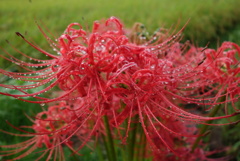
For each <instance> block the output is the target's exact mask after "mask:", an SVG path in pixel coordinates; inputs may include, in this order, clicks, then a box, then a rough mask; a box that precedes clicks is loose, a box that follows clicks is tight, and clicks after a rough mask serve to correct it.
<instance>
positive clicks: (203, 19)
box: [0, 0, 240, 161]
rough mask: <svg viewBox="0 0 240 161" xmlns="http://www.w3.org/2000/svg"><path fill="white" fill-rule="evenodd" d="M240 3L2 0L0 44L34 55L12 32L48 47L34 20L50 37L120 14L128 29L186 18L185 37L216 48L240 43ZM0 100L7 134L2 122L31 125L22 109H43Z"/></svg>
mask: <svg viewBox="0 0 240 161" xmlns="http://www.w3.org/2000/svg"><path fill="white" fill-rule="evenodd" d="M239 6H240V1H239V0H198V1H197V0H171V1H169V0H149V1H147V0H132V1H130V0H121V1H120V0H101V1H100V0H99V1H96V0H87V1H86V0H70V1H67V0H31V1H30V0H1V1H0V34H1V36H0V47H2V48H4V49H6V50H7V51H9V53H11V54H13V55H16V52H14V50H12V49H11V47H10V46H9V45H8V44H7V43H6V42H5V40H6V39H7V40H9V41H10V42H11V44H13V45H14V46H16V47H17V48H18V49H20V50H21V51H23V52H25V53H27V54H29V55H31V54H37V53H35V51H34V50H33V49H32V48H31V47H29V46H28V45H26V43H24V42H23V41H22V40H21V39H20V38H19V37H17V36H16V35H15V32H20V33H22V34H25V35H26V37H28V38H30V39H31V40H33V41H35V42H36V43H37V44H38V45H39V46H41V47H43V48H47V49H48V50H51V49H50V48H49V47H48V44H47V42H46V41H45V40H44V37H43V36H42V34H41V33H40V31H39V30H38V28H37V25H36V24H35V20H37V21H42V22H43V24H44V25H45V26H46V27H47V28H48V29H49V30H50V31H51V32H53V34H54V35H56V36H59V35H60V34H61V33H63V31H64V30H65V28H66V26H67V25H68V24H69V23H72V22H79V23H81V24H82V25H83V27H86V26H88V27H89V28H91V26H92V22H93V21H95V20H101V19H102V18H108V17H110V16H116V17H118V18H120V19H121V20H122V22H123V23H124V24H125V26H126V27H127V28H131V26H132V25H133V24H134V22H141V23H143V24H145V26H146V27H147V29H148V30H149V31H150V32H153V31H154V30H155V29H157V28H158V27H164V28H170V27H171V26H172V27H173V28H174V27H175V26H178V28H181V27H182V26H183V25H184V24H185V23H186V22H187V21H188V20H189V19H190V21H189V23H188V25H187V27H186V30H185V31H184V35H185V39H190V40H193V42H194V43H199V44H200V45H205V44H206V43H207V42H209V41H210V42H211V44H213V46H214V45H215V43H217V42H219V43H221V42H222V41H224V40H230V41H233V42H237V43H239V44H240V26H239V25H240V24H238V22H240V16H239V15H240V10H239ZM2 53H3V52H2ZM2 53H0V54H2ZM0 67H1V68H4V69H6V68H8V69H11V66H10V64H9V63H6V61H4V60H2V59H0ZM1 79H2V78H0V81H1ZM0 103H1V107H0V121H1V129H4V130H6V131H11V132H18V131H17V130H15V129H13V128H11V127H10V126H9V125H8V124H6V123H5V120H8V121H9V122H11V123H12V124H13V125H15V126H21V125H30V124H31V122H30V121H29V120H28V119H27V118H26V117H25V116H24V112H25V113H27V114H28V115H30V116H34V114H36V113H37V112H38V111H40V110H41V108H40V105H37V104H30V103H25V102H22V101H19V100H16V99H12V98H9V97H6V96H0ZM233 131H234V134H232V133H233ZM228 134H231V135H234V136H235V135H236V136H237V135H238V136H239V135H240V134H239V131H237V130H231V131H227V132H226V135H228ZM0 138H1V139H0V144H5V143H8V144H10V143H17V142H20V141H23V140H22V138H20V137H13V136H10V135H5V134H2V133H1V134H0ZM2 138H4V140H3V139H2ZM232 142H234V141H232ZM239 144H240V143H239V142H236V145H235V146H233V147H237V148H239V147H240V146H239ZM67 153H68V154H70V152H67ZM82 153H83V154H84V156H83V157H81V159H82V160H83V161H84V160H86V161H89V160H91V159H90V158H94V157H95V154H94V153H89V150H88V149H84V150H83V152H82ZM0 160H1V158H0ZM24 160H25V161H27V160H32V158H31V157H29V159H24ZM69 160H70V159H69ZM73 160H74V159H73ZM93 160H94V159H93Z"/></svg>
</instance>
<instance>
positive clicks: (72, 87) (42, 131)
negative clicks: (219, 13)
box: [0, 17, 240, 160]
mask: <svg viewBox="0 0 240 161" xmlns="http://www.w3.org/2000/svg"><path fill="white" fill-rule="evenodd" d="M39 29H40V31H41V32H42V33H43V35H44V36H45V37H46V39H47V41H48V42H49V43H50V45H51V46H52V47H53V49H54V51H56V53H57V55H54V54H51V53H48V52H46V51H44V50H43V49H41V48H39V47H38V46H37V45H35V44H34V43H31V42H30V41H28V40H27V39H26V38H25V37H24V36H22V35H21V34H20V33H17V35H18V36H20V37H21V38H22V39H23V40H25V41H26V42H27V43H28V44H30V45H31V46H32V47H33V48H35V49H36V50H38V51H39V52H41V53H42V54H44V55H46V56H48V57H50V59H49V60H41V59H36V58H32V57H30V56H28V55H26V54H24V53H22V52H20V51H18V50H17V49H15V48H14V49H15V50H16V51H17V52H19V53H20V54H22V56H24V57H26V58H27V59H30V62H23V61H21V60H19V59H17V58H15V57H13V56H11V55H10V54H8V53H7V52H6V51H4V52H5V53H6V54H7V55H8V56H9V57H5V56H3V55H1V57H2V58H5V59H7V60H9V61H11V62H13V63H15V64H17V65H18V66H19V67H22V68H23V72H22V71H21V72H10V71H5V70H2V69H0V73H1V74H4V75H6V76H8V77H11V78H13V79H18V80H21V81H25V82H27V83H28V84H24V85H6V84H0V86H1V87H4V88H8V89H12V90H18V91H19V92H20V93H21V94H10V93H8V92H0V94H3V95H8V96H12V97H15V98H18V99H20V100H23V101H27V102H32V103H39V104H45V103H50V102H56V101H60V102H62V101H64V102H66V104H63V103H60V104H59V105H56V106H50V107H49V108H48V110H47V111H44V112H42V113H39V114H38V115H37V117H36V120H35V121H34V125H33V126H32V127H31V128H32V129H34V131H35V133H32V134H29V136H30V135H31V136H33V138H32V139H30V140H28V141H26V142H23V143H20V144H17V145H18V147H22V146H24V147H23V148H20V149H16V150H13V151H12V150H10V151H5V152H6V153H8V154H6V155H11V154H15V153H18V152H21V151H23V150H25V148H27V147H28V146H30V145H33V146H32V147H31V148H30V149H29V150H28V151H27V152H25V153H24V154H22V155H20V156H19V157H17V158H15V159H19V158H22V157H24V156H25V155H27V153H30V152H32V151H33V150H35V149H36V148H37V147H39V146H41V145H42V144H44V145H45V146H46V148H47V150H46V151H44V154H43V155H45V154H46V153H47V152H49V155H48V159H49V158H50V157H51V155H52V154H53V153H54V151H55V156H56V157H57V156H58V157H59V158H60V159H59V160H62V159H63V158H64V156H63V154H62V147H61V145H62V144H65V145H67V146H68V147H70V148H71V149H72V150H73V151H74V152H75V153H77V152H76V151H78V150H79V149H81V148H82V147H83V146H84V145H85V144H86V143H87V142H88V141H89V140H90V139H91V138H92V136H98V133H99V132H100V133H103V134H105V132H104V131H105V127H104V123H103V117H108V120H109V124H110V128H111V129H112V132H113V131H114V130H113V129H117V131H118V132H117V134H116V136H114V137H118V138H120V139H121V140H122V142H123V143H125V142H126V139H127V138H128V133H129V131H131V130H132V128H131V125H132V124H136V125H137V124H139V122H140V124H141V128H142V130H143V131H144V134H145V137H146V139H147V147H148V148H149V147H151V149H152V152H153V153H154V156H155V157H156V158H159V157H160V158H161V157H162V156H163V154H164V155H167V154H169V153H170V151H172V152H174V153H175V154H177V155H180V154H185V153H187V152H188V151H189V148H188V150H186V148H184V151H185V152H184V153H183V151H182V150H181V149H182V147H183V146H184V144H182V143H181V144H180V143H179V144H176V143H175V142H174V140H176V139H177V140H181V138H183V137H188V136H190V137H192V136H194V133H193V131H196V130H191V129H192V128H193V127H192V125H191V126H186V123H185V122H188V124H189V122H191V123H193V124H196V123H201V124H206V121H210V120H215V119H224V118H229V117H232V116H235V115H237V114H239V110H240V109H239V108H238V107H236V105H235V103H236V102H237V101H238V99H239V96H240V95H239V93H240V86H239V82H240V79H239V75H240V65H239V60H238V59H239V55H240V47H239V46H238V45H237V44H234V43H231V42H225V43H223V44H222V46H221V47H219V48H218V49H217V50H213V49H207V48H196V47H194V46H192V45H190V44H187V43H186V44H181V43H179V40H180V39H181V32H182V30H180V31H179V32H178V33H177V34H174V35H170V36H168V37H164V35H161V34H155V35H153V36H152V37H146V36H144V35H143V34H141V33H140V34H138V33H137V34H136V35H137V36H136V37H135V38H134V39H132V40H131V41H130V38H128V37H127V33H126V31H125V30H124V29H123V25H122V24H121V23H120V21H119V20H118V19H117V18H114V17H111V18H110V19H108V20H107V21H106V22H105V23H99V22H95V23H94V25H93V29H92V32H86V31H84V30H83V29H82V26H81V25H80V24H78V23H72V24H70V25H69V26H68V27H67V29H66V30H65V32H64V34H62V35H61V36H60V37H59V38H58V39H57V42H55V41H53V40H51V39H50V38H49V37H48V36H47V35H46V34H45V33H44V31H43V30H42V28H41V27H39ZM132 32H134V31H132ZM165 36H166V35H165ZM136 40H138V41H136ZM140 40H142V41H140ZM33 61H34V63H33ZM33 68H39V69H38V70H35V69H33ZM29 82H32V83H29ZM39 87H41V88H42V90H37V89H38V88H39ZM43 87H44V88H43ZM54 87H58V88H60V89H61V91H63V92H61V95H59V96H57V97H52V95H47V94H45V92H47V93H52V92H53V91H54V90H56V89H52V88H54ZM30 89H36V90H34V91H35V92H32V93H30V92H29V90H30ZM31 91H33V90H31ZM46 95H47V97H44V96H46ZM26 97H34V98H36V99H37V100H36V101H30V100H28V99H27V98H26ZM223 98H224V99H223ZM219 104H225V110H226V112H228V110H229V109H228V108H229V104H231V106H232V107H233V108H232V109H231V110H230V111H233V110H234V112H233V113H231V114H227V115H226V116H219V117H203V116H200V115H197V114H194V113H191V112H190V111H189V110H187V109H186V108H185V107H186V106H187V105H193V106H194V107H196V108H201V107H203V106H204V107H205V108H206V109H207V110H210V109H212V108H213V107H214V106H216V105H219ZM136 118H137V120H136ZM123 122H126V123H127V126H126V128H123V127H122V124H123ZM231 123H232V122H229V123H226V124H231ZM19 130H20V129H19ZM112 134H113V135H114V134H115V133H114V132H113V133H112ZM73 136H77V137H78V138H79V139H80V140H81V145H80V147H79V148H77V150H74V149H73V148H72V145H71V143H70V141H69V140H71V138H72V137H73ZM82 136H84V137H82ZM195 136H197V135H195ZM174 138H175V139H174ZM68 141H69V142H68ZM2 147H9V148H11V147H12V146H2ZM166 148H167V149H169V150H170V151H168V150H166ZM54 149H55V150H54ZM41 157H42V156H41ZM41 157H40V158H41ZM56 157H55V158H56ZM40 158H39V159H40Z"/></svg>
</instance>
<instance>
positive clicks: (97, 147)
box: [96, 140, 104, 161]
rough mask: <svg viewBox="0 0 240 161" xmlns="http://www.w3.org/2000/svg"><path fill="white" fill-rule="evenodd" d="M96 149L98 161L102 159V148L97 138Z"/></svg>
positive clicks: (102, 160)
mask: <svg viewBox="0 0 240 161" xmlns="http://www.w3.org/2000/svg"><path fill="white" fill-rule="evenodd" d="M96 149H97V154H98V159H99V161H104V159H103V153H102V149H101V144H100V143H99V140H98V141H97V145H96Z"/></svg>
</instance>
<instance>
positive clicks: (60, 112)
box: [0, 102, 89, 160]
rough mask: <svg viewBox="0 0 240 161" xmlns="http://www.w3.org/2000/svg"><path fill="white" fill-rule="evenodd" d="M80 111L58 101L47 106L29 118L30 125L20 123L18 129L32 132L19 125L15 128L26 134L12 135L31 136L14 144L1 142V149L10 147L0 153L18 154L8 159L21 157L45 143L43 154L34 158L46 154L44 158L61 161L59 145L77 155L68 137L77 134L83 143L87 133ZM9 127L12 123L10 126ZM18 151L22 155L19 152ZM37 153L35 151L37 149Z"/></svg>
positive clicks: (63, 158) (3, 154)
mask: <svg viewBox="0 0 240 161" xmlns="http://www.w3.org/2000/svg"><path fill="white" fill-rule="evenodd" d="M84 117H85V116H84V114H81V116H79V115H77V113H75V112H74V111H73V110H72V109H71V108H70V107H69V106H68V105H66V103H64V102H61V103H60V104H59V105H55V106H50V107H49V108H48V110H47V111H43V112H40V113H38V114H37V116H36V119H35V120H32V119H31V120H32V121H33V123H34V124H33V125H32V126H31V127H29V126H22V128H30V129H33V130H34V132H28V131H26V130H23V129H22V128H21V129H20V128H16V127H14V128H16V129H17V130H20V131H22V132H25V133H27V134H13V133H9V132H6V131H3V130H1V131H2V132H4V133H8V134H11V135H16V136H23V137H32V138H31V139H29V140H27V141H24V142H22V143H18V144H14V145H2V146H0V147H2V148H11V149H12V150H6V151H1V153H2V154H0V155H1V156H9V155H14V154H19V153H20V154H19V156H18V157H15V158H13V159H12V160H18V159H21V158H23V157H25V156H27V155H29V154H30V153H32V152H33V151H35V150H37V149H38V148H41V147H43V146H45V148H46V150H43V151H41V152H42V153H43V154H42V155H41V156H40V157H38V158H37V159H36V160H41V159H42V158H43V157H44V156H45V155H47V158H46V160H50V159H51V158H52V157H53V158H54V160H65V157H64V153H63V148H62V146H67V147H69V148H70V149H71V150H72V151H73V152H74V153H75V154H78V153H77V152H76V151H75V150H74V148H73V146H74V145H73V142H72V141H71V138H72V136H73V135H74V136H77V137H78V138H79V139H80V140H81V141H82V142H83V143H84V145H85V143H86V139H87V138H85V136H87V133H88V132H89V131H88V130H87V126H86V124H84V123H83V122H84ZM11 126H12V125H11ZM21 153H22V154H21ZM38 153H39V152H38Z"/></svg>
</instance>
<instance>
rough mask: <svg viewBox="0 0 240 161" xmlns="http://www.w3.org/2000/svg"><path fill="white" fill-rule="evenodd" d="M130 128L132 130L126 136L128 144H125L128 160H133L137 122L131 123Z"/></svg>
mask: <svg viewBox="0 0 240 161" xmlns="http://www.w3.org/2000/svg"><path fill="white" fill-rule="evenodd" d="M131 128H132V129H133V131H131V133H130V137H129V138H128V142H127V143H128V145H127V153H128V161H133V158H134V148H135V142H136V134H137V129H138V124H135V123H132V126H131Z"/></svg>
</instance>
